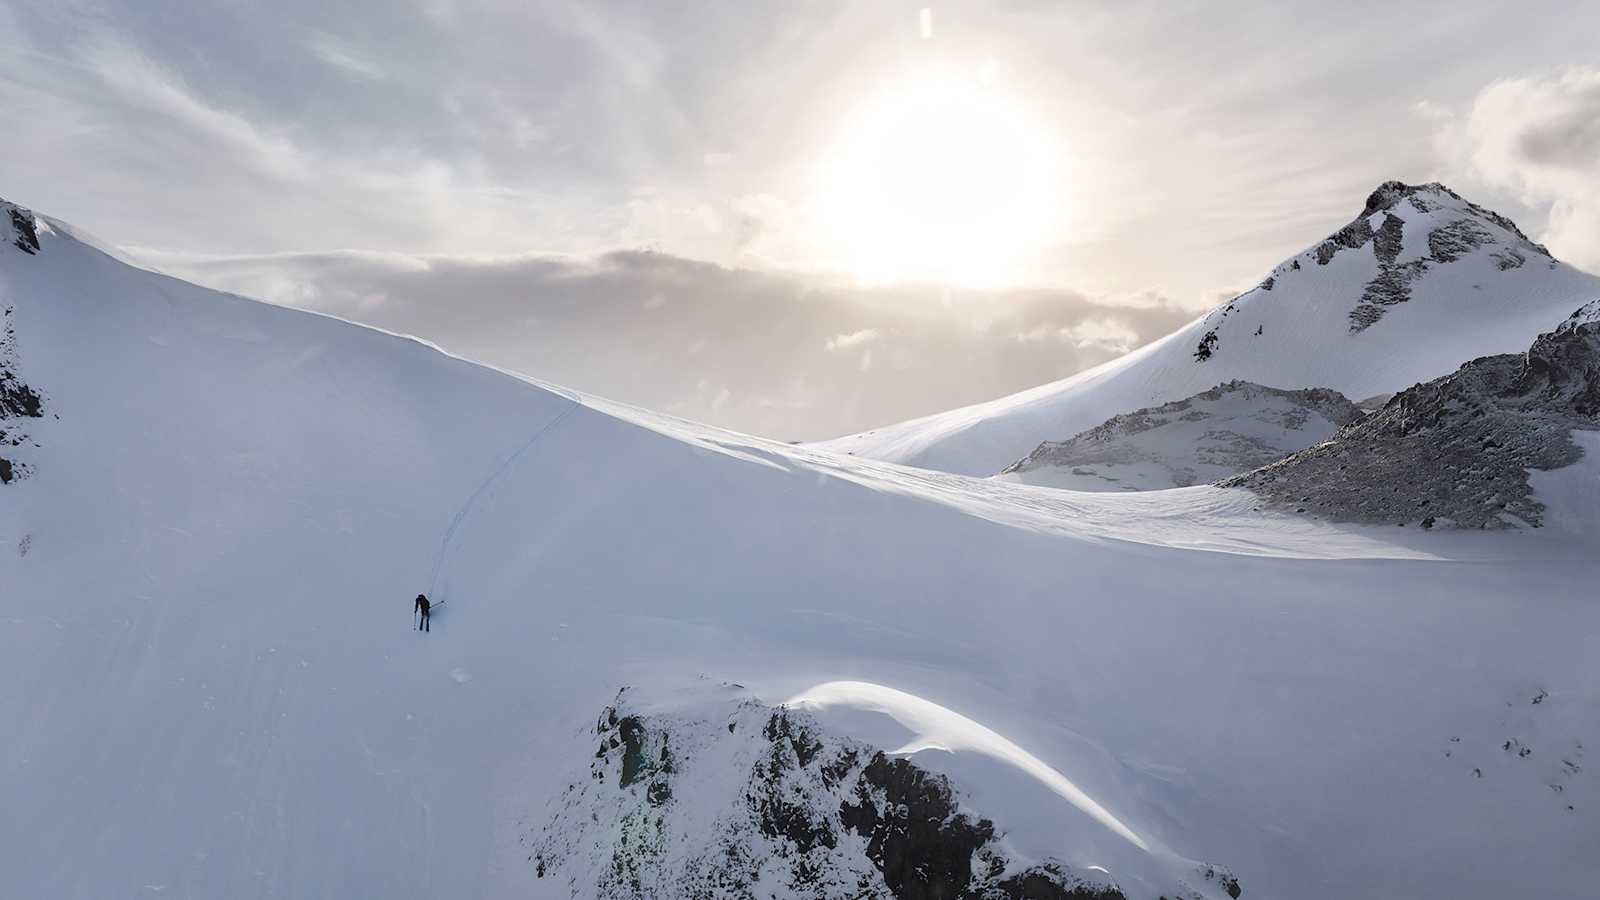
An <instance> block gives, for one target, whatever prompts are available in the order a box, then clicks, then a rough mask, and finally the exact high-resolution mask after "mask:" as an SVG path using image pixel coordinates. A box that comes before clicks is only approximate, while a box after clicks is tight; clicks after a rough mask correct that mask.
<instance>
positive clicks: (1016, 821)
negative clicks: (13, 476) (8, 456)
mask: <svg viewBox="0 0 1600 900" xmlns="http://www.w3.org/2000/svg"><path fill="white" fill-rule="evenodd" d="M0 211H3V210H0ZM3 227H5V220H4V219H3V218H0V228H3ZM38 231H39V234H38V237H39V243H40V247H39V248H38V250H37V252H35V253H33V254H28V253H24V252H23V251H22V250H20V249H18V248H17V247H15V246H14V244H13V242H12V241H11V240H6V241H3V242H0V306H4V307H7V308H10V309H11V310H12V314H11V316H10V321H11V323H12V325H13V326H14V330H15V352H14V354H13V355H12V356H11V357H10V359H11V361H12V363H11V366H12V368H13V369H14V373H15V376H16V378H17V379H19V380H20V381H22V382H24V383H26V384H28V385H29V386H30V389H31V390H32V391H35V392H37V394H38V395H39V396H40V397H41V398H42V408H43V411H44V414H43V415H42V416H40V417H36V418H35V417H29V418H28V419H27V431H28V433H29V436H30V441H31V442H30V444H29V446H28V447H27V448H26V449H27V450H28V453H29V456H28V458H27V462H28V464H29V466H30V469H31V472H30V475H29V477H27V478H25V479H20V480H16V481H13V482H12V483H10V484H6V485H0V684H3V685H5V690H0V734H3V735H4V739H3V740H0V798H3V802H0V860H3V865H0V895H4V896H6V897H8V898H9V897H64V898H78V897H83V898H89V897H94V898H99V897H163V896H192V897H358V896H359V897H367V896H377V897H390V898H404V897H519V898H543V897H549V898H565V897H570V896H579V897H589V896H595V895H597V894H599V893H600V890H601V887H600V885H599V884H598V883H596V881H595V880H594V879H588V880H586V879H584V878H582V877H578V878H575V879H574V878H571V877H569V876H570V874H571V873H572V872H578V873H580V874H581V873H582V872H584V871H591V870H586V869H584V868H583V867H582V866H576V867H575V868H574V867H573V866H575V865H576V864H572V865H563V866H561V867H556V868H552V869H550V870H548V871H546V873H545V876H544V877H540V874H539V870H538V865H537V862H536V860H535V859H534V858H532V857H533V856H534V855H535V854H534V848H533V847H531V846H529V844H528V843H527V842H529V841H532V840H534V839H535V838H536V837H539V836H546V835H548V834H549V833H550V832H549V831H548V828H549V827H550V826H551V824H552V823H556V822H557V818H558V816H557V814H558V813H559V810H560V809H561V808H562V803H563V798H565V797H569V796H571V795H570V794H569V793H568V792H569V791H570V790H571V789H572V787H573V786H574V785H575V784H576V782H577V781H578V780H581V779H583V778H587V777H591V775H590V767H591V766H592V764H593V762H594V760H595V759H596V752H597V751H596V741H597V735H596V733H595V719H596V714H597V712H598V711H599V710H601V709H603V708H604V707H605V706H606V705H607V704H608V703H611V702H612V700H613V698H614V697H615V696H616V694H617V691H618V688H619V687H621V686H623V685H633V686H636V687H639V686H645V687H650V688H652V689H654V690H671V689H673V688H685V689H687V688H691V687H693V686H694V685H696V684H700V683H710V684H718V683H721V682H724V681H726V682H739V683H741V684H743V685H745V686H746V693H745V694H744V695H742V696H748V697H749V698H752V699H754V700H758V701H760V702H762V703H764V704H766V705H768V706H771V705H773V704H777V703H781V702H784V701H786V700H794V701H795V702H796V703H797V704H801V705H804V706H805V707H806V708H807V709H808V710H809V712H807V715H809V716H813V717H815V721H816V722H817V723H818V727H819V728H822V729H825V730H826V731H827V733H828V735H829V737H828V738H827V740H828V742H829V746H833V747H842V746H844V742H845V741H846V740H849V741H859V742H863V743H865V744H866V745H867V746H870V747H876V748H881V749H885V750H898V751H901V752H902V753H903V755H905V756H906V757H907V758H909V759H910V761H911V762H914V763H915V764H917V765H918V766H919V767H922V768H924V769H926V770H927V771H930V772H936V773H939V774H941V775H944V776H946V777H948V778H950V779H951V783H952V784H953V785H954V787H955V789H956V790H957V791H958V792H959V795H960V797H962V798H963V800H962V802H963V803H967V802H970V804H971V810H972V811H974V812H976V813H977V814H979V815H981V816H983V817H987V818H990V819H992V821H993V822H994V824H995V828H996V829H997V831H998V832H1002V833H1003V836H1004V841H1005V845H1004V850H1005V855H1006V858H1007V860H1009V861H1011V862H1012V863H1014V864H1015V865H1018V866H1021V865H1032V864H1034V863H1038V864H1040V865H1043V864H1044V861H1046V860H1055V861H1057V862H1059V863H1060V864H1061V865H1063V866H1067V867H1070V868H1071V870H1072V871H1075V872H1084V873H1087V872H1093V871H1095V870H1093V869H1092V868H1091V867H1093V866H1102V867H1104V868H1105V869H1106V870H1107V871H1106V872H1105V873H1102V874H1103V875H1104V876H1105V878H1107V879H1109V880H1111V881H1114V882H1115V884H1116V885H1118V886H1119V887H1120V889H1121V890H1122V891H1123V892H1124V893H1125V894H1126V896H1128V897H1129V898H1142V900H1149V898H1154V897H1156V896H1158V895H1159V894H1162V893H1165V894H1167V896H1173V895H1174V894H1175V892H1177V891H1178V890H1179V888H1178V885H1177V884H1176V882H1175V880H1174V869H1173V868H1172V867H1171V861H1172V860H1174V859H1185V860H1204V861H1207V862H1214V863H1217V864H1222V865H1226V866H1227V867H1229V868H1230V869H1231V870H1232V871H1233V872H1234V873H1235V874H1236V875H1237V876H1238V879H1239V882H1240V883H1241V884H1242V886H1243V889H1244V894H1243V896H1244V897H1246V898H1251V897H1266V898H1322V897H1374V898H1375V897H1394V896H1451V897H1460V898H1499V897H1504V896H1512V895H1530V896H1540V897H1578V896H1583V895H1585V894H1586V893H1587V892H1588V890H1589V888H1590V887H1591V886H1592V885H1593V884H1594V883H1596V881H1597V879H1600V860H1597V859H1596V857H1595V855H1594V854H1593V852H1592V850H1593V846H1594V842H1595V837H1596V835H1597V834H1600V819H1597V818H1596V816H1597V815H1600V780H1597V779H1596V777H1595V774H1594V772H1595V769H1594V767H1593V766H1592V765H1590V762H1589V761H1588V760H1587V759H1585V758H1584V756H1583V753H1584V752H1585V751H1584V750H1583V748H1584V747H1588V748H1593V747H1595V746H1600V725H1597V724H1596V723H1600V698H1597V697H1596V696H1595V694H1594V691H1593V685H1594V684H1595V683H1596V682H1597V680H1600V671H1597V668H1596V666H1597V663H1596V656H1595V654H1594V653H1593V647H1594V645H1595V641H1596V640H1597V639H1600V607H1597V605H1596V604H1595V603H1594V602H1593V597H1592V591H1591V590H1590V586H1591V585H1592V584H1593V583H1594V581H1595V578H1596V577H1597V576H1600V564H1597V563H1596V561H1595V554H1594V552H1593V549H1594V544H1593V542H1592V539H1591V536H1589V533H1588V532H1586V531H1577V532H1572V533H1566V534H1563V533H1559V532H1557V531H1556V530H1555V529H1554V526H1552V528H1551V529H1546V530H1544V531H1542V532H1538V533H1532V534H1477V533H1474V534H1465V533H1448V534H1446V533H1441V532H1439V531H1434V532H1429V533H1423V532H1420V531H1418V530H1417V529H1414V528H1408V529H1397V528H1393V527H1388V528H1365V527H1341V526H1335V525H1330V524H1327V523H1322V522H1313V521H1307V520H1303V519H1302V518H1300V517H1296V516H1294V515H1292V514H1283V513H1277V512H1273V511H1268V510H1263V511H1259V512H1257V511H1253V510H1252V509H1251V507H1252V505H1254V503H1255V499H1254V497H1253V495H1251V494H1250V493H1248V492H1246V491H1242V490H1225V489H1220V488H1214V487H1195V488H1187V489H1182V490H1175V491H1162V492H1151V493H1145V494H1129V495H1122V494H1079V493H1074V492H1067V491H1052V490H1048V489H1041V488H1035V487H1031V486H1027V485H1018V484H1007V483H1001V482H996V481H989V480H983V479H970V478H964V477H961V476H957V475H949V474H944V473H937V472H929V471H924V470H916V469H907V468H901V467H897V466H893V465H889V464H884V463H878V462H874V461H868V460H862V459H854V458H849V457H845V456H841V455H836V454H832V453H828V452H825V451H819V450H815V449H809V448H804V447H788V446H784V445H782V444H777V443H774V442H770V441H765V440H760V439H755V438H749V437H744V436H740V435H735V434H730V433H727V432H723V431H718V430H716V429H710V428H705V427H702V426H698V425H694V424H692V423H686V422H682V421H678V420H674V419H671V418H668V417H663V416H658V415H653V414H650V413H647V412H643V411H640V410H635V409H629V408H626V407H622V406H619V405H616V404H611V403H606V402H604V401H601V400H598V399H595V398H590V397H584V396H579V395H575V394H572V393H570V392H566V391H562V390H560V389H557V388H553V387H551V386H548V385H540V384H535V383H531V382H528V381H526V380H523V379H519V378H516V377H513V376H510V375H506V374H504V373H500V372H495V371H491V370H489V369H485V368H482V367H478V366H475V365H472V364H469V363H467V362H464V361H461V360H458V359H454V358H451V357H449V356H447V355H445V354H443V353H440V352H438V351H437V350H435V349H433V348H430V347H428V346H426V345H424V344H422V343H420V342H417V341H414V340H410V339H405V338H400V337H395V336H391V335H385V334H381V333H378V332H375V331H372V330H369V329H365V328H360V327H357V326H354V325H350V324H347V323H343V322H339V321H335V320H331V319H327V318H323V317H318V316H314V315H309V314H305V313H301V312H296V311H292V310H286V309H282V308H277V307H272V306H267V305H263V304H258V303H254V302H251V301H248V300H244V299H241V298H237V297H230V296H226V295H221V294H218V293H215V292H211V291H207V290H204V289H201V288H198V287H195V286H192V285H188V284H185V283H183V282H180V281H177V280H174V279H171V278H167V277H164V276H161V275H158V274H154V273H150V272H145V271H141V270H137V269H134V268H130V267H129V266H127V265H124V264H123V263H120V262H118V261H117V260H115V259H113V258H111V257H109V256H107V255H105V254H103V253H101V252H99V251H98V250H96V249H94V248H93V247H91V246H88V245H85V244H83V243H80V242H78V241H77V240H75V239H73V238H72V237H71V236H70V235H69V234H66V233H64V232H62V231H61V230H58V229H54V228H51V227H48V226H47V225H44V226H41V227H39V229H38ZM4 236H5V235H4V234H3V233H0V237H4ZM34 445H37V446H34ZM1560 471H1561V470H1556V472H1552V473H1550V474H1551V475H1559V473H1560ZM1571 521H1572V522H1574V523H1575V525H1574V527H1577V528H1583V527H1586V526H1584V525H1583V522H1582V520H1581V519H1577V518H1574V519H1572V520H1571ZM1214 551H1225V552H1214ZM1487 560H1493V562H1492V563H1490V562H1487ZM424 590H425V591H428V592H429V593H430V595H431V596H433V597H434V598H435V599H436V600H442V601H443V605H442V606H441V607H439V608H438V610H437V614H436V618H435V621H434V623H433V629H432V631H431V633H428V634H419V633H417V632H416V631H414V630H412V627H411V620H410V609H411V598H412V597H414V596H415V594H416V593H417V592H418V591H424ZM702 677H703V678H704V682H702V680H701V679H702ZM694 708H695V709H696V710H698V712H697V713H696V715H697V716H699V717H700V718H701V719H704V718H705V716H706V710H708V709H710V707H708V706H704V705H700V706H696V707H694ZM674 721H676V720H674ZM658 724H659V723H658ZM662 727H667V726H665V725H663V726H662ZM672 727H677V726H676V725H674V726H672ZM696 734H698V735H699V738H697V740H703V741H705V742H706V743H705V745H706V746H708V747H710V746H712V745H711V744H710V743H709V735H708V734H701V733H700V732H696ZM1513 742H1514V743H1513ZM728 747H729V748H730V752H731V751H733V750H738V749H739V748H738V746H737V745H736V744H733V745H728ZM1507 747H1511V748H1512V749H1506V748H1507ZM1524 749H1527V750H1529V753H1526V754H1524V753H1522V750H1524ZM717 752H720V751H717ZM740 752H742V751H740ZM708 758H715V757H714V756H713V757H708ZM617 764H618V765H621V762H620V761H619V762H618V763H617ZM697 765H698V763H697ZM689 767H690V763H689V762H688V761H687V760H686V761H685V768H684V770H683V771H684V772H685V773H686V774H692V773H690V768H689ZM604 771H605V772H610V771H612V770H611V769H605V770H604ZM710 771H712V769H707V768H704V767H702V768H697V769H695V770H694V772H695V773H699V774H701V775H704V774H706V773H707V772H710ZM650 783H652V782H650V781H648V780H646V781H639V782H636V783H634V784H630V785H629V786H627V788H626V790H627V791H628V792H631V793H630V794H629V795H628V796H627V797H623V796H621V795H620V794H616V795H613V794H609V793H601V794H597V795H595V800H596V802H603V803H611V802H613V801H614V802H616V803H618V804H622V803H624V802H629V801H631V800H637V801H638V802H639V803H641V804H643V807H644V808H647V809H651V810H654V811H655V814H656V815H659V816H660V817H662V818H663V819H664V820H666V824H668V825H670V826H671V828H672V829H673V831H672V833H674V834H691V833H694V832H692V831H690V830H689V829H691V828H693V827H694V826H695V823H697V822H705V821H708V820H707V819H705V818H703V817H704V816H706V815H708V814H714V813H716V812H717V811H718V810H728V809H731V807H728V806H723V805H718V804H717V803H715V802H713V801H712V800H711V799H707V800H706V802H705V803H698V802H695V801H694V799H693V798H694V797H695V793H694V792H693V791H690V790H683V791H680V792H675V793H673V794H672V796H670V797H666V798H661V801H662V802H661V804H660V805H659V806H651V805H650V796H649V794H648V793H647V791H648V787H649V784H650ZM870 783H871V782H870V780H869V784H870ZM620 789H621V786H620V784H617V783H611V784H608V790H620ZM874 796H876V795H874ZM595 808H596V809H598V808H600V807H595ZM631 808H637V807H631ZM807 809H808V810H811V811H813V812H817V811H821V810H822V809H823V808H822V807H821V806H817V805H815V804H813V805H812V806H808V807H807ZM589 821H590V822H594V820H592V819H591V820H589ZM555 827H556V830H557V831H558V832H559V833H561V834H564V835H566V836H568V837H570V838H571V839H572V841H573V842H574V843H573V844H572V845H573V846H575V847H578V848H579V852H580V857H579V858H581V859H593V858H595V857H594V856H593V855H592V852H591V851H593V853H600V854H604V853H606V851H607V850H608V849H612V850H614V849H616V848H618V847H624V848H625V847H627V846H631V845H630V844H629V841H630V840H631V839H633V838H636V837H639V836H641V834H647V832H640V831H637V830H633V831H629V830H627V829H625V828H623V823H622V822H620V821H618V822H614V823H605V822H598V823H594V824H593V825H591V826H586V827H585V828H583V829H579V828H576V827H573V828H566V829H563V828H562V827H561V825H560V824H559V823H558V824H556V825H555ZM852 834H853V835H854V834H856V833H855V832H852ZM1130 835H1131V837H1130ZM869 858H870V855H869ZM837 865H843V862H838V863H837ZM830 871H844V870H843V869H837V870H830ZM850 871H852V872H855V873H857V874H860V875H866V876H869V881H870V880H871V879H870V876H871V875H873V874H874V873H876V874H877V875H879V876H881V877H883V878H884V881H883V882H882V884H881V885H880V884H879V883H878V882H872V884H871V885H870V886H871V887H872V888H873V890H875V891H877V893H876V894H871V893H869V894H868V896H879V897H887V896H893V891H892V889H891V888H890V885H889V875H888V872H887V866H885V867H883V868H880V867H879V866H878V865H877V864H876V863H874V864H873V865H872V866H869V867H865V868H856V869H851V870H850ZM1185 871H1186V872H1187V873H1188V876H1190V877H1191V880H1190V881H1189V884H1190V887H1191V888H1192V889H1194V890H1197V891H1200V892H1202V896H1210V897H1212V898H1219V897H1220V893H1219V892H1222V891H1225V886H1224V885H1223V883H1222V881H1221V880H1220V879H1217V880H1214V881H1213V880H1208V879H1204V878H1203V876H1202V877H1201V878H1199V879H1193V878H1192V876H1193V875H1195V874H1196V873H1198V872H1199V869H1197V868H1193V867H1191V868H1189V869H1186V870H1185ZM765 886H766V885H765V884H763V887H765ZM744 887H749V885H742V886H741V885H740V884H739V883H738V882H737V881H735V882H734V883H731V884H723V885H721V888H720V889H719V891H717V892H714V893H715V895H719V896H741V895H743V888H744ZM793 895H794V894H789V896H793ZM762 896H766V892H765V891H763V893H762ZM778 896H785V894H783V893H778Z"/></svg>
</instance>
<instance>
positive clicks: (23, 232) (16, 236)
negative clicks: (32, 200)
mask: <svg viewBox="0 0 1600 900" xmlns="http://www.w3.org/2000/svg"><path fill="white" fill-rule="evenodd" d="M0 206H4V207H5V208H6V212H7V213H8V214H9V216H8V217H9V218H10V219H11V232H12V237H11V246H13V247H16V248H17V249H18V250H21V251H22V252H23V253H26V254H28V255H29V256H32V255H34V254H35V253H38V252H39V230H38V226H37V225H35V223H34V220H33V214H32V213H30V212H28V211H27V210H25V209H22V208H21V207H18V206H12V205H11V204H9V203H0Z"/></svg>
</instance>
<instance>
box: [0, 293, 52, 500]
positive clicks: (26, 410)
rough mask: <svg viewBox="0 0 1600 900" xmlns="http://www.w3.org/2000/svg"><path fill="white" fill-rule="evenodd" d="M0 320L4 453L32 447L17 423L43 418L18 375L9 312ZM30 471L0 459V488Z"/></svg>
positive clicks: (39, 402)
mask: <svg viewBox="0 0 1600 900" xmlns="http://www.w3.org/2000/svg"><path fill="white" fill-rule="evenodd" d="M0 317H3V319H4V322H5V327H4V330H3V331H0V451H4V450H5V449H6V448H8V447H22V446H24V445H27V444H29V443H31V439H30V438H29V437H28V434H27V433H26V432H24V431H23V430H22V428H21V427H20V425H21V423H20V422H19V421H18V420H19V419H37V418H40V417H41V416H43V415H44V400H43V399H42V398H41V397H40V396H39V392H38V391H35V390H34V389H33V388H31V387H29V386H28V385H27V384H26V383H25V382H24V381H23V380H22V379H21V377H19V376H18V375H17V372H16V364H17V332H16V327H15V326H14V325H12V321H11V320H12V311H11V309H10V308H9V307H7V308H6V309H5V310H4V311H3V312H0ZM29 471H31V469H30V467H29V466H28V465H27V464H26V463H24V462H22V461H21V460H18V459H15V458H11V455H10V454H6V455H0V484H10V483H12V482H13V481H16V480H18V479H20V478H23V477H25V476H26V475H27V474H28V473H29Z"/></svg>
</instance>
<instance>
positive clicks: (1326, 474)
mask: <svg viewBox="0 0 1600 900" xmlns="http://www.w3.org/2000/svg"><path fill="white" fill-rule="evenodd" d="M1595 308H1596V307H1595V305H1594V304H1589V305H1586V306H1584V307H1583V308H1582V309H1579V310H1578V311H1577V312H1575V313H1573V314H1572V315H1571V316H1570V317H1568V318H1567V320H1566V321H1564V322H1562V323H1561V325H1560V326H1559V327H1558V328H1556V329H1555V330H1554V331H1552V332H1550V333H1548V334H1543V335H1540V336H1539V338H1538V339H1537V340H1535V341H1534V342H1533V346H1532V347H1531V348H1529V349H1528V351H1527V352H1526V353H1524V354H1506V355H1503V356H1489V357H1484V358H1482V359H1475V360H1473V361H1471V362H1469V363H1467V364H1466V365H1464V366H1462V367H1461V368H1460V369H1459V370H1458V371H1456V372H1455V373H1454V374H1452V375H1447V376H1445V377H1443V378H1439V379H1435V380H1434V381H1431V382H1429V383H1427V384H1419V385H1417V386H1416V387H1413V388H1409V389H1407V390H1405V391H1401V392H1400V393H1399V394H1396V395H1395V396H1394V397H1393V398H1392V399H1390V400H1389V402H1388V403H1386V404H1384V407H1383V408H1382V409H1381V410H1379V411H1378V412H1376V413H1374V414H1373V415H1372V416H1371V417H1370V418H1368V419H1366V420H1363V421H1361V422H1359V423H1357V424H1355V425H1352V426H1350V427H1349V428H1347V429H1345V430H1343V431H1341V432H1340V433H1339V434H1337V435H1335V436H1334V438H1333V439H1332V440H1329V441H1327V442H1325V443H1322V444H1319V445H1317V446H1315V447H1312V448H1311V449H1309V450H1305V451H1303V452H1301V453H1297V454H1295V455H1293V456H1290V457H1288V458H1286V459H1284V460H1282V461H1280V462H1277V463H1274V464H1272V465H1269V466H1266V467H1264V468H1261V469H1257V470H1255V471H1253V472H1248V473H1245V474H1243V475H1239V476H1237V477H1234V478H1229V479H1225V480H1224V481H1222V482H1221V484H1223V485H1225V486H1228V487H1245V488H1249V489H1250V490H1252V491H1255V492H1257V493H1260V494H1261V495H1263V496H1264V497H1267V498H1270V499H1271V500H1272V501H1273V502H1274V503H1276V504H1278V505H1280V506H1285V507H1288V506H1293V507H1294V508H1295V510H1296V511H1297V512H1303V513H1308V514H1311V515H1315V516H1324V517H1328V518H1332V519H1335V520H1339V521H1366V522H1394V523H1396V524H1402V525H1403V524H1406V523H1408V522H1416V523H1419V524H1421V525H1422V526H1423V527H1424V528H1432V527H1434V525H1435V524H1440V525H1447V526H1451V527H1456V528H1509V527H1513V526H1516V525H1532V526H1535V527H1537V526H1539V525H1540V524H1542V523H1543V519H1544V504H1543V503H1541V502H1540V501H1539V500H1538V499H1537V498H1536V497H1535V496H1534V492H1533V487H1532V485H1531V484H1530V482H1529V480H1528V473H1529V470H1530V469H1537V470H1552V469H1560V468H1563V467H1565V466H1571V465H1573V464H1574V463H1577V462H1578V461H1579V460H1581V459H1584V457H1585V454H1584V453H1583V451H1582V449H1581V448H1580V447H1579V446H1578V444H1577V443H1576V442H1575V441H1574V440H1573V437H1572V435H1573V431H1574V430H1589V431H1592V430H1600V321H1597V319H1600V317H1597V316H1596V314H1595ZM1585 462H1586V466H1585V468H1586V469H1587V470H1588V471H1589V472H1590V473H1591V475H1592V477H1596V478H1600V469H1596V468H1595V466H1594V464H1593V461H1592V460H1585Z"/></svg>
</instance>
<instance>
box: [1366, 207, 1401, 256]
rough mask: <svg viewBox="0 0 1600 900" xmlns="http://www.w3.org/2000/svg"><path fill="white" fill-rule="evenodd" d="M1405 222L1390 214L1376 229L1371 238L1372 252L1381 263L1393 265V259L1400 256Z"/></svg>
mask: <svg viewBox="0 0 1600 900" xmlns="http://www.w3.org/2000/svg"><path fill="white" fill-rule="evenodd" d="M1405 227H1406V222H1405V220H1404V219H1402V218H1400V217H1399V216H1397V215H1395V214H1394V213H1390V214H1389V215H1387V216H1385V217H1384V219H1383V224H1382V225H1380V226H1379V227H1378V231H1377V233H1376V234H1374V235H1373V236H1372V252H1373V253H1374V254H1376V255H1377V257H1378V261H1379V262H1381V263H1385V264H1388V263H1393V262H1394V260H1395V257H1397V256H1399V255H1400V249H1401V246H1402V244H1403V239H1404V236H1405Z"/></svg>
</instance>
